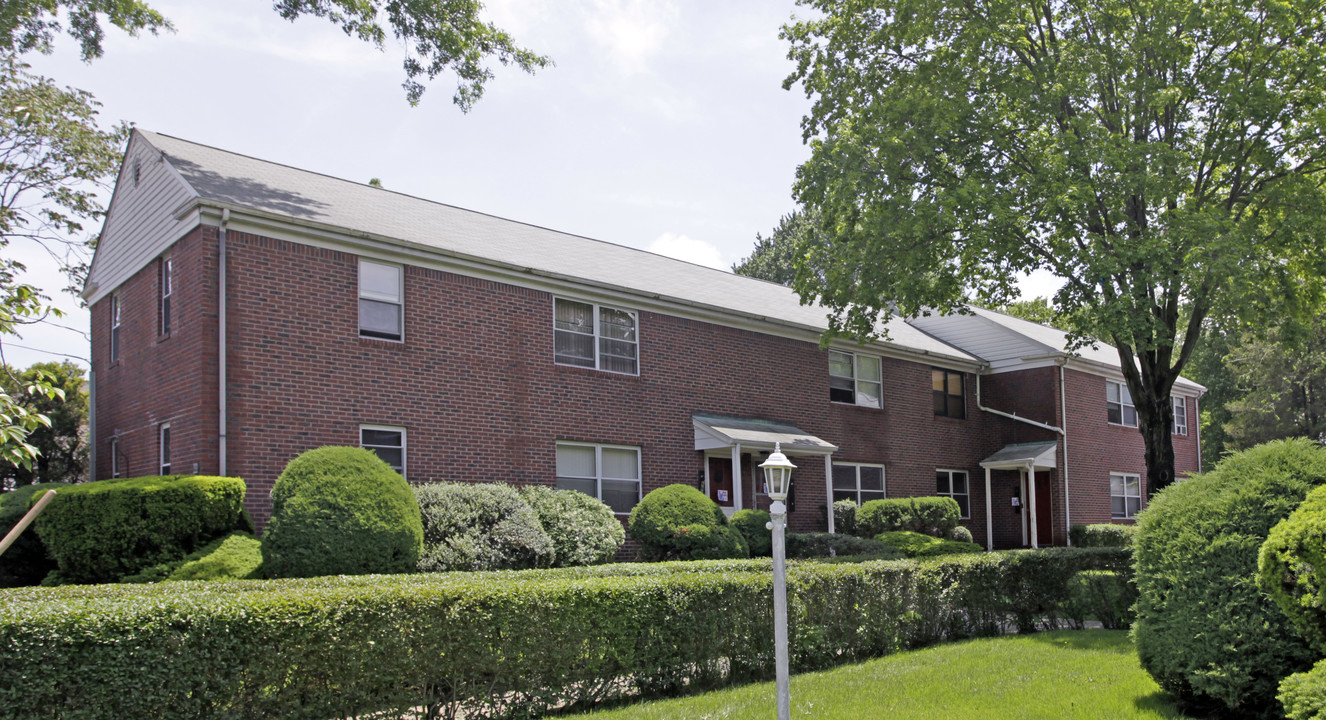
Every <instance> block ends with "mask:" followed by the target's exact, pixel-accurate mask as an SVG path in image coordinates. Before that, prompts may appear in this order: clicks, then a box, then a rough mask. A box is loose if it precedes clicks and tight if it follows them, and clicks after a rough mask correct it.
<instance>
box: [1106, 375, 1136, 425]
mask: <svg viewBox="0 0 1326 720" xmlns="http://www.w3.org/2000/svg"><path fill="white" fill-rule="evenodd" d="M1105 407H1106V411H1107V414H1108V416H1109V421H1110V424H1111V425H1125V426H1127V427H1137V407H1136V406H1134V405H1133V396H1132V393H1129V392H1128V386H1127V385H1124V384H1123V383H1118V382H1114V381H1113V380H1106V381H1105Z"/></svg>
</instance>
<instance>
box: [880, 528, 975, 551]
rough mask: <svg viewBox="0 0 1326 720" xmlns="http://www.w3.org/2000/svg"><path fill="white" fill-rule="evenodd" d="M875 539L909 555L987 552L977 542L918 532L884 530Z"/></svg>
mask: <svg viewBox="0 0 1326 720" xmlns="http://www.w3.org/2000/svg"><path fill="white" fill-rule="evenodd" d="M875 540H877V541H879V542H882V543H884V544H885V545H888V546H889V547H892V548H897V549H898V550H900V551H902V553H903V554H904V555H906V556H907V557H914V558H915V557H934V556H936V555H961V554H962V553H978V552H985V548H982V547H981V546H980V545H977V544H976V543H970V542H962V541H960V540H945V539H943V538H937V537H932V536H930V535H925V534H923V533H918V532H907V531H906V530H895V531H893V532H882V533H880V534H878V535H876V536H875Z"/></svg>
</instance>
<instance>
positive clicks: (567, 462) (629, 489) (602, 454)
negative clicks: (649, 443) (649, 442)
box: [557, 442, 640, 513]
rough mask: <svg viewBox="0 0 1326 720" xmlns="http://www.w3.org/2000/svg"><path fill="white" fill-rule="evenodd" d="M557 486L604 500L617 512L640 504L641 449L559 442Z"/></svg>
mask: <svg viewBox="0 0 1326 720" xmlns="http://www.w3.org/2000/svg"><path fill="white" fill-rule="evenodd" d="M557 487H558V488H559V489H562V490H579V491H580V492H582V493H585V494H586V495H589V496H591V497H596V498H598V499H599V500H602V501H603V502H604V504H606V505H607V506H608V507H610V508H612V511H613V512H615V513H629V512H630V511H631V508H633V507H635V504H636V503H638V502H640V448H637V447H631V446H627V445H599V444H594V443H574V442H559V443H557Z"/></svg>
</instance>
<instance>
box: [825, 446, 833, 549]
mask: <svg viewBox="0 0 1326 720" xmlns="http://www.w3.org/2000/svg"><path fill="white" fill-rule="evenodd" d="M824 499H825V504H826V505H827V506H828V507H829V532H830V533H832V532H835V531H834V529H833V454H832V453H830V454H828V455H825V456H824Z"/></svg>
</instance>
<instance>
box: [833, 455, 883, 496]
mask: <svg viewBox="0 0 1326 720" xmlns="http://www.w3.org/2000/svg"><path fill="white" fill-rule="evenodd" d="M840 467H850V468H854V469H855V471H856V489H855V490H854V491H852V492H855V493H856V498H854V499H855V500H856V504H857V505H858V506H860V505H863V504H864V502H863V501H862V500H861V493H862V492H868V493H870V494H871V496H872V497H871V498H870V499H871V500H882V499H884V498H886V497H888V496H889V494H888V491H889V477H888V473H887V472H885V470H884V464H883V463H855V462H835V463H833V469H834V470H837V469H838V468H840ZM863 467H864V468H879V486H880V489H879V490H865V491H863V490H862V489H861V468H863ZM840 492H849V491H848V490H845V489H843V488H839V487H836V486H835V487H834V488H833V490H832V493H833V494H837V493H840ZM875 495H878V497H874V496H875ZM834 502H837V500H835V501H834Z"/></svg>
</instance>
